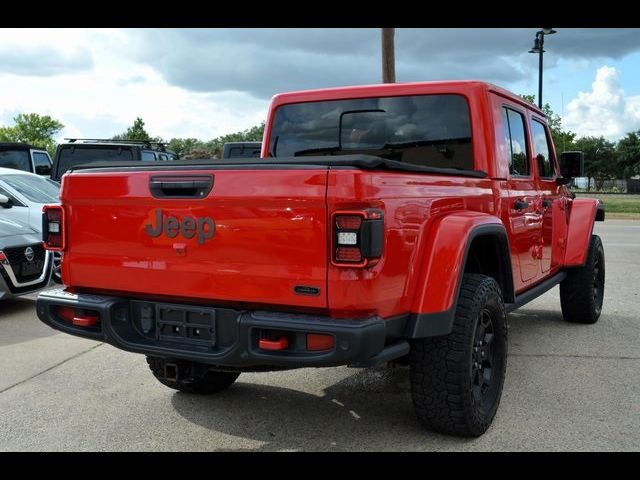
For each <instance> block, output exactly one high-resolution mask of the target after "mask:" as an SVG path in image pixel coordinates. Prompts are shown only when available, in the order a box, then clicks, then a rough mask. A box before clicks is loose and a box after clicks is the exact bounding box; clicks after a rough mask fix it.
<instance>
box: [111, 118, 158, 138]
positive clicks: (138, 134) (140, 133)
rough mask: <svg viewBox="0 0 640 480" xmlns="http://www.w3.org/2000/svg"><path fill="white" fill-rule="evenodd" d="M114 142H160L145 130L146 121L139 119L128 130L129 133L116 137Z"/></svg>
mask: <svg viewBox="0 0 640 480" xmlns="http://www.w3.org/2000/svg"><path fill="white" fill-rule="evenodd" d="M113 140H149V141H152V142H159V141H160V140H161V139H160V138H159V137H152V136H151V135H149V133H148V132H147V131H146V130H145V128H144V120H142V118H140V117H137V118H136V119H135V120H134V122H133V125H131V126H130V127H129V128H127V131H126V132H124V133H121V134H119V135H114V137H113Z"/></svg>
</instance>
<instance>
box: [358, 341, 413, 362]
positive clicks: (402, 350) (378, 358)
mask: <svg viewBox="0 0 640 480" xmlns="http://www.w3.org/2000/svg"><path fill="white" fill-rule="evenodd" d="M410 350H411V346H410V345H409V342H408V341H406V340H400V341H399V342H397V343H393V344H391V345H387V346H386V347H384V350H382V351H381V352H380V353H378V354H377V355H375V356H373V357H371V358H369V359H367V360H363V361H360V362H357V363H354V364H351V365H349V366H350V367H356V368H370V367H375V366H377V365H380V364H382V363H386V362H390V361H391V360H396V359H398V358H400V357H404V356H405V355H407V354H408V353H409V351H410Z"/></svg>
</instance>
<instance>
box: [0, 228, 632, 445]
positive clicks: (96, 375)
mask: <svg viewBox="0 0 640 480" xmlns="http://www.w3.org/2000/svg"><path fill="white" fill-rule="evenodd" d="M595 231H596V233H598V234H600V235H601V236H602V238H603V242H604V246H605V255H606V265H607V280H606V291H605V305H604V308H603V313H602V317H601V319H600V321H599V322H598V323H597V324H596V325H591V326H588V325H571V324H567V323H565V322H564V321H563V320H562V316H561V313H560V304H559V293H558V289H557V288H555V289H553V290H552V291H550V292H548V293H547V294H545V295H544V296H543V297H541V298H539V299H537V300H535V301H533V302H531V303H530V304H529V305H527V306H526V307H525V308H522V309H520V310H518V311H516V312H514V313H513V314H511V315H510V316H509V326H510V329H509V359H508V368H507V379H506V382H505V388H504V393H503V397H502V403H501V405H500V408H499V410H498V414H497V416H496V419H495V421H494V423H493V426H492V427H491V428H490V430H489V431H488V432H487V433H486V434H485V435H484V436H483V437H481V438H479V439H473V440H470V439H459V438H453V437H447V436H443V435H436V434H432V433H430V432H427V431H425V430H423V429H422V428H421V427H420V426H419V425H418V423H417V421H416V418H415V416H414V413H413V408H412V404H411V399H410V396H409V390H408V388H409V382H408V372H407V370H406V369H403V368H396V369H373V370H372V369H369V370H354V369H349V368H346V367H343V368H325V369H303V370H294V371H289V372H277V373H263V374H242V375H241V376H240V378H239V380H238V382H237V383H236V384H235V385H234V386H233V387H231V388H230V389H229V390H227V391H225V392H223V393H221V394H218V395H214V396H209V397H204V396H203V397H199V396H192V395H187V394H183V393H176V392H174V391H173V390H170V389H168V388H166V387H164V386H162V385H160V384H159V383H158V382H157V381H156V380H155V379H154V378H153V377H152V375H151V373H150V372H149V371H148V369H147V366H146V362H145V360H144V357H143V356H141V355H135V354H131V353H126V352H122V351H119V350H116V349H115V348H113V347H111V346H109V345H103V344H99V343H96V342H92V341H89V340H82V339H78V338H75V337H71V336H69V335H65V334H62V333H58V332H56V331H53V330H51V329H50V328H48V327H46V326H45V325H43V324H41V323H40V322H39V320H37V318H36V316H35V313H34V303H33V299H28V298H27V299H21V300H18V301H11V302H5V303H0V450H305V451H306V450H640V401H638V398H640V319H639V315H638V313H637V305H638V287H639V286H640V242H639V241H638V240H640V222H633V221H623V220H619V221H618V220H610V221H607V222H605V223H604V224H602V223H598V224H597V225H596V229H595Z"/></svg>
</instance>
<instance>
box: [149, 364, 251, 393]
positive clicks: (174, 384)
mask: <svg viewBox="0 0 640 480" xmlns="http://www.w3.org/2000/svg"><path fill="white" fill-rule="evenodd" d="M147 363H148V364H149V368H150V369H151V372H152V373H153V375H154V376H155V377H156V378H157V379H158V381H159V382H160V383H162V384H163V385H166V386H167V387H169V388H174V389H176V390H180V391H181V392H185V393H199V394H204V395H209V394H212V393H217V392H220V391H222V390H225V389H226V388H229V387H230V386H231V385H233V382H235V381H236V380H237V379H238V377H239V376H240V373H238V372H219V371H214V370H207V371H203V372H202V373H201V374H199V375H198V376H193V377H187V378H184V379H178V380H177V381H172V380H169V379H167V378H166V377H165V365H166V360H165V359H164V358H159V357H152V356H149V355H147ZM187 363H189V362H183V366H184V364H187ZM205 370H206V369H205Z"/></svg>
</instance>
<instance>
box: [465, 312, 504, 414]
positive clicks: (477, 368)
mask: <svg viewBox="0 0 640 480" xmlns="http://www.w3.org/2000/svg"><path fill="white" fill-rule="evenodd" d="M494 340H495V328H494V324H493V321H492V316H491V312H490V311H489V310H488V309H486V308H485V309H483V310H481V311H480V314H479V315H478V322H477V324H476V333H475V336H474V340H473V349H472V353H471V391H472V393H473V400H474V402H475V403H477V404H478V405H479V406H480V407H481V408H482V409H488V407H490V406H491V404H492V403H493V399H492V397H493V396H495V395H494V394H495V390H496V389H495V388H492V387H494V386H495V385H494V384H495V383H496V382H497V381H498V379H497V376H498V375H497V372H496V371H497V370H498V369H499V368H498V367H499V365H498V364H499V359H498V355H499V352H498V349H497V348H495V347H496V345H495V343H496V342H495V341H494Z"/></svg>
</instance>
